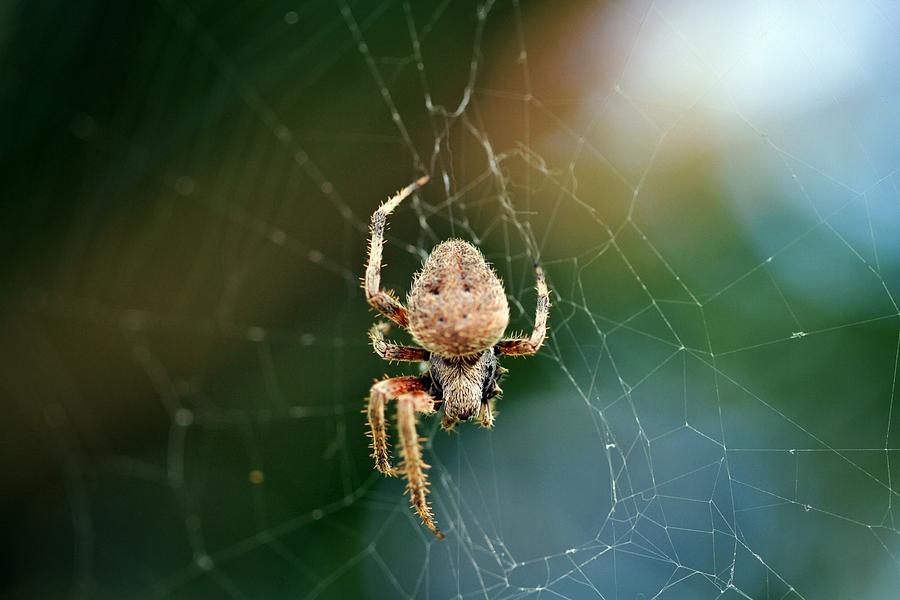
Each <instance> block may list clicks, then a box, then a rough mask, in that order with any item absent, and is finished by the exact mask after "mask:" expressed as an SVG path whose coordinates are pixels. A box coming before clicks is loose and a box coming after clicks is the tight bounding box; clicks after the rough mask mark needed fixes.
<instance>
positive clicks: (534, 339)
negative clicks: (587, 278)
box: [495, 263, 550, 356]
mask: <svg viewBox="0 0 900 600" xmlns="http://www.w3.org/2000/svg"><path fill="white" fill-rule="evenodd" d="M534 274H535V278H536V279H537V285H536V287H537V308H535V312H534V329H533V330H532V332H531V336H530V337H528V338H514V339H511V340H502V341H501V342H500V343H498V344H497V345H496V347H495V348H496V349H497V352H499V353H500V354H506V355H507V356H530V355H532V354H534V353H535V352H537V351H538V349H539V348H540V347H541V345H542V344H543V343H544V339H545V338H546V337H547V315H548V313H549V312H550V291H549V290H548V289H547V282H546V281H545V280H544V270H543V269H542V268H541V265H540V264H539V263H534Z"/></svg>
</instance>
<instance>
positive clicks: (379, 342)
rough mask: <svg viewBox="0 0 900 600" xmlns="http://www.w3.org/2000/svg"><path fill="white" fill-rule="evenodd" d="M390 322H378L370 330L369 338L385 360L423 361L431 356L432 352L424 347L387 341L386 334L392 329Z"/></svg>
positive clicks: (376, 351)
mask: <svg viewBox="0 0 900 600" xmlns="http://www.w3.org/2000/svg"><path fill="white" fill-rule="evenodd" d="M390 329H391V325H390V323H384V322H381V323H376V324H375V325H373V326H372V328H371V329H370V330H369V339H370V340H372V348H374V349H375V354H377V355H378V356H380V357H381V358H383V359H384V360H403V361H408V362H423V361H426V360H428V359H429V358H431V353H430V352H429V351H428V350H425V349H424V348H416V347H414V346H400V345H398V344H394V343H391V342H388V341H385V339H384V334H385V333H387V332H388V331H390Z"/></svg>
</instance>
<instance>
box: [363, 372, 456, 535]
mask: <svg viewBox="0 0 900 600" xmlns="http://www.w3.org/2000/svg"><path fill="white" fill-rule="evenodd" d="M391 398H396V399H397V432H398V434H399V439H400V455H401V458H402V463H401V464H400V467H399V469H394V468H393V467H392V466H391V464H390V460H389V457H388V445H387V431H386V427H385V420H384V406H385V404H386V403H387V401H388V400H389V399H391ZM434 410H435V409H434V399H433V398H432V397H431V395H430V394H429V393H428V392H427V391H426V390H425V386H424V384H423V383H422V381H421V380H420V379H419V378H418V377H412V376H407V377H393V378H391V379H384V380H382V381H379V382H377V383H375V385H373V386H372V390H371V392H370V394H369V407H368V416H369V428H370V432H369V435H370V436H371V438H372V445H371V448H372V457H373V458H374V459H375V468H376V469H377V470H378V471H380V472H382V473H384V474H385V475H396V474H397V473H398V472H399V473H402V474H403V476H404V478H405V479H406V492H407V493H408V494H409V499H410V503H411V504H412V507H413V509H415V511H416V513H417V514H418V515H419V517H421V519H422V522H423V523H424V524H425V526H426V527H428V529H430V530H431V531H432V533H434V535H436V536H437V537H438V538H439V539H444V534H443V533H441V532H440V531H439V530H438V528H437V526H436V525H435V524H434V513H433V512H432V509H431V505H430V504H429V502H428V487H429V485H430V484H429V482H428V475H427V474H426V472H425V471H426V470H427V469H428V468H429V465H428V464H426V463H425V461H424V460H423V459H422V445H421V442H422V441H423V440H422V439H421V438H419V435H418V433H417V432H416V420H417V419H416V413H417V412H421V413H424V414H431V413H433V412H434Z"/></svg>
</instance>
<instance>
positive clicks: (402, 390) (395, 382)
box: [363, 175, 550, 539]
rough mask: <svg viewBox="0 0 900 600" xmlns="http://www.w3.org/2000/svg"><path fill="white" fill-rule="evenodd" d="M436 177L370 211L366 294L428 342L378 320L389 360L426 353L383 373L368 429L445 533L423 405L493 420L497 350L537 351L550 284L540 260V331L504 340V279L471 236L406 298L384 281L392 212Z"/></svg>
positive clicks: (438, 256)
mask: <svg viewBox="0 0 900 600" xmlns="http://www.w3.org/2000/svg"><path fill="white" fill-rule="evenodd" d="M427 182H428V176H427V175H426V176H424V177H421V178H419V179H418V180H417V181H416V182H415V183H413V184H410V185H408V186H407V187H405V188H404V189H402V190H400V191H399V192H398V193H397V194H396V195H395V196H394V197H393V198H391V199H390V200H388V201H387V202H385V203H384V204H382V205H381V206H380V207H379V208H378V210H376V211H375V213H374V214H373V215H372V227H371V240H370V243H369V258H368V262H367V264H366V278H365V280H364V282H363V287H364V289H365V290H366V299H367V300H368V301H369V304H371V305H372V306H373V307H374V308H375V309H376V310H377V311H378V312H380V313H381V314H382V315H384V316H385V317H387V318H389V319H390V320H391V321H393V322H394V323H396V324H397V325H399V326H400V327H403V328H404V329H406V330H407V331H409V333H410V334H411V335H412V337H413V339H414V340H415V341H416V342H417V343H418V344H419V345H420V346H422V347H421V348H418V347H411V346H400V345H397V344H394V343H391V342H388V341H385V339H384V334H385V333H386V332H387V331H388V330H389V329H390V324H389V323H384V322H381V323H377V324H375V325H374V326H373V327H372V329H371V330H370V331H369V338H370V339H371V340H372V346H373V347H374V349H375V353H376V354H378V356H380V357H381V358H383V359H385V360H397V361H410V362H425V363H427V368H426V369H425V370H424V373H423V374H422V375H420V376H406V377H392V378H389V379H383V380H381V381H378V382H376V383H375V384H374V385H373V386H372V389H371V390H370V392H369V401H368V408H367V410H366V411H365V412H366V413H367V414H368V422H369V434H368V435H369V437H371V438H372V444H371V446H370V447H371V448H372V458H374V459H375V468H376V469H377V470H378V471H380V472H382V473H384V474H385V475H390V476H396V475H397V474H398V472H399V473H402V474H403V476H404V477H405V478H406V491H407V492H408V493H409V497H410V501H411V503H412V507H413V508H414V509H415V511H416V512H417V513H418V515H419V516H420V517H421V518H422V521H423V523H424V524H425V525H426V526H427V527H428V528H429V529H430V530H431V531H432V532H433V533H434V534H435V535H436V536H437V537H438V538H440V539H444V534H442V533H441V532H440V531H439V530H438V528H437V527H436V526H435V524H434V517H433V514H432V510H431V505H430V504H429V502H428V498H427V496H428V487H429V485H430V484H429V483H428V476H427V475H426V473H425V470H426V469H428V468H429V465H427V464H426V463H425V462H424V461H423V460H422V447H421V445H420V443H421V442H422V441H424V440H422V439H420V438H419V436H418V433H416V420H417V418H416V413H417V412H420V413H423V414H432V413H434V412H435V411H436V410H437V407H438V406H440V405H441V403H443V409H444V416H443V419H442V420H441V426H442V427H443V428H444V429H445V430H449V429H452V428H453V426H454V425H456V423H457V422H459V421H460V420H469V419H472V418H475V419H476V420H477V421H478V423H479V424H481V426H482V427H488V428H489V427H491V426H492V425H493V423H494V401H495V399H496V397H497V396H498V395H499V394H500V393H501V392H502V390H501V389H500V387H499V386H498V385H497V384H498V382H499V380H500V377H501V376H502V375H503V374H504V373H505V372H506V369H504V368H503V367H501V366H499V364H498V363H497V355H498V354H506V355H510V356H528V355H531V354H534V353H535V352H537V350H538V348H540V347H541V344H543V343H544V338H545V336H546V333H547V313H548V311H549V308H550V298H549V292H548V290H547V284H546V282H545V281H544V272H543V270H542V269H541V267H540V265H539V264H538V263H535V265H534V267H535V275H536V278H537V309H536V312H535V317H534V330H533V331H532V333H531V336H530V337H528V338H512V339H505V340H502V341H501V338H502V337H503V334H504V332H505V331H506V326H507V324H508V323H509V306H508V305H507V303H506V292H505V291H504V289H503V284H502V283H501V282H500V279H499V278H498V277H497V274H496V273H494V271H493V269H491V267H490V266H489V265H488V264H487V263H486V262H485V260H484V257H483V256H482V255H481V252H480V251H479V250H478V249H477V248H475V246H473V245H472V244H470V243H468V242H465V241H463V240H446V241H444V242H441V243H440V244H438V245H437V246H435V248H434V249H433V250H432V251H431V254H429V255H428V258H427V259H426V260H425V263H424V265H423V266H422V270H421V271H419V272H418V273H416V274H415V275H414V276H413V281H412V287H411V288H410V291H409V295H407V297H406V304H407V306H406V307H404V306H403V304H401V303H400V301H399V300H398V299H397V297H396V296H395V295H394V293H393V292H392V291H390V290H388V291H384V290H382V289H381V288H380V283H381V251H382V248H383V246H384V228H385V223H386V221H387V216H388V215H389V214H391V212H392V211H393V210H394V209H395V208H397V205H399V204H400V202H401V201H402V200H403V199H404V198H406V197H407V196H409V195H410V194H412V193H413V192H414V191H416V190H417V189H419V187H421V186H423V185H425V183H427ZM392 398H394V399H396V400H397V431H398V434H399V438H400V454H401V456H402V459H403V461H402V463H401V464H400V466H399V468H398V469H394V468H393V467H392V466H391V462H390V457H389V455H388V442H387V431H386V425H385V420H384V406H385V403H386V402H387V401H388V400H390V399H392Z"/></svg>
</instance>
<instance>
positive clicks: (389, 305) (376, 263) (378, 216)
mask: <svg viewBox="0 0 900 600" xmlns="http://www.w3.org/2000/svg"><path fill="white" fill-rule="evenodd" d="M426 183H428V176H427V175H425V176H423V177H420V178H419V179H417V180H416V181H415V182H413V183H411V184H409V185H408V186H406V187H405V188H403V189H402V190H400V191H399V192H397V193H396V194H395V195H394V196H393V197H391V198H390V199H389V200H387V201H386V202H384V203H383V204H382V205H381V206H379V207H378V210H376V211H375V212H374V213H373V214H372V225H371V228H370V234H371V239H370V241H369V258H368V260H367V261H366V276H365V279H364V280H363V288H365V290H366V300H367V301H368V302H369V304H371V305H372V307H373V308H375V310H377V311H378V312H380V313H381V314H383V315H384V316H386V317H387V318H388V319H390V320H391V321H393V322H394V323H396V324H397V325H400V326H401V327H405V326H406V324H407V322H408V319H407V316H406V307H404V306H403V304H401V303H400V300H398V299H397V298H396V297H395V296H394V294H393V292H391V291H389V290H388V291H385V290H382V289H381V252H382V249H383V248H384V227H385V225H386V224H387V217H388V215H389V214H391V212H393V210H394V209H395V208H397V205H398V204H400V202H401V201H402V200H403V199H404V198H406V197H407V196H409V195H410V194H412V193H413V192H415V191H416V190H417V189H419V188H420V187H422V186H423V185H425V184H426Z"/></svg>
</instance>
